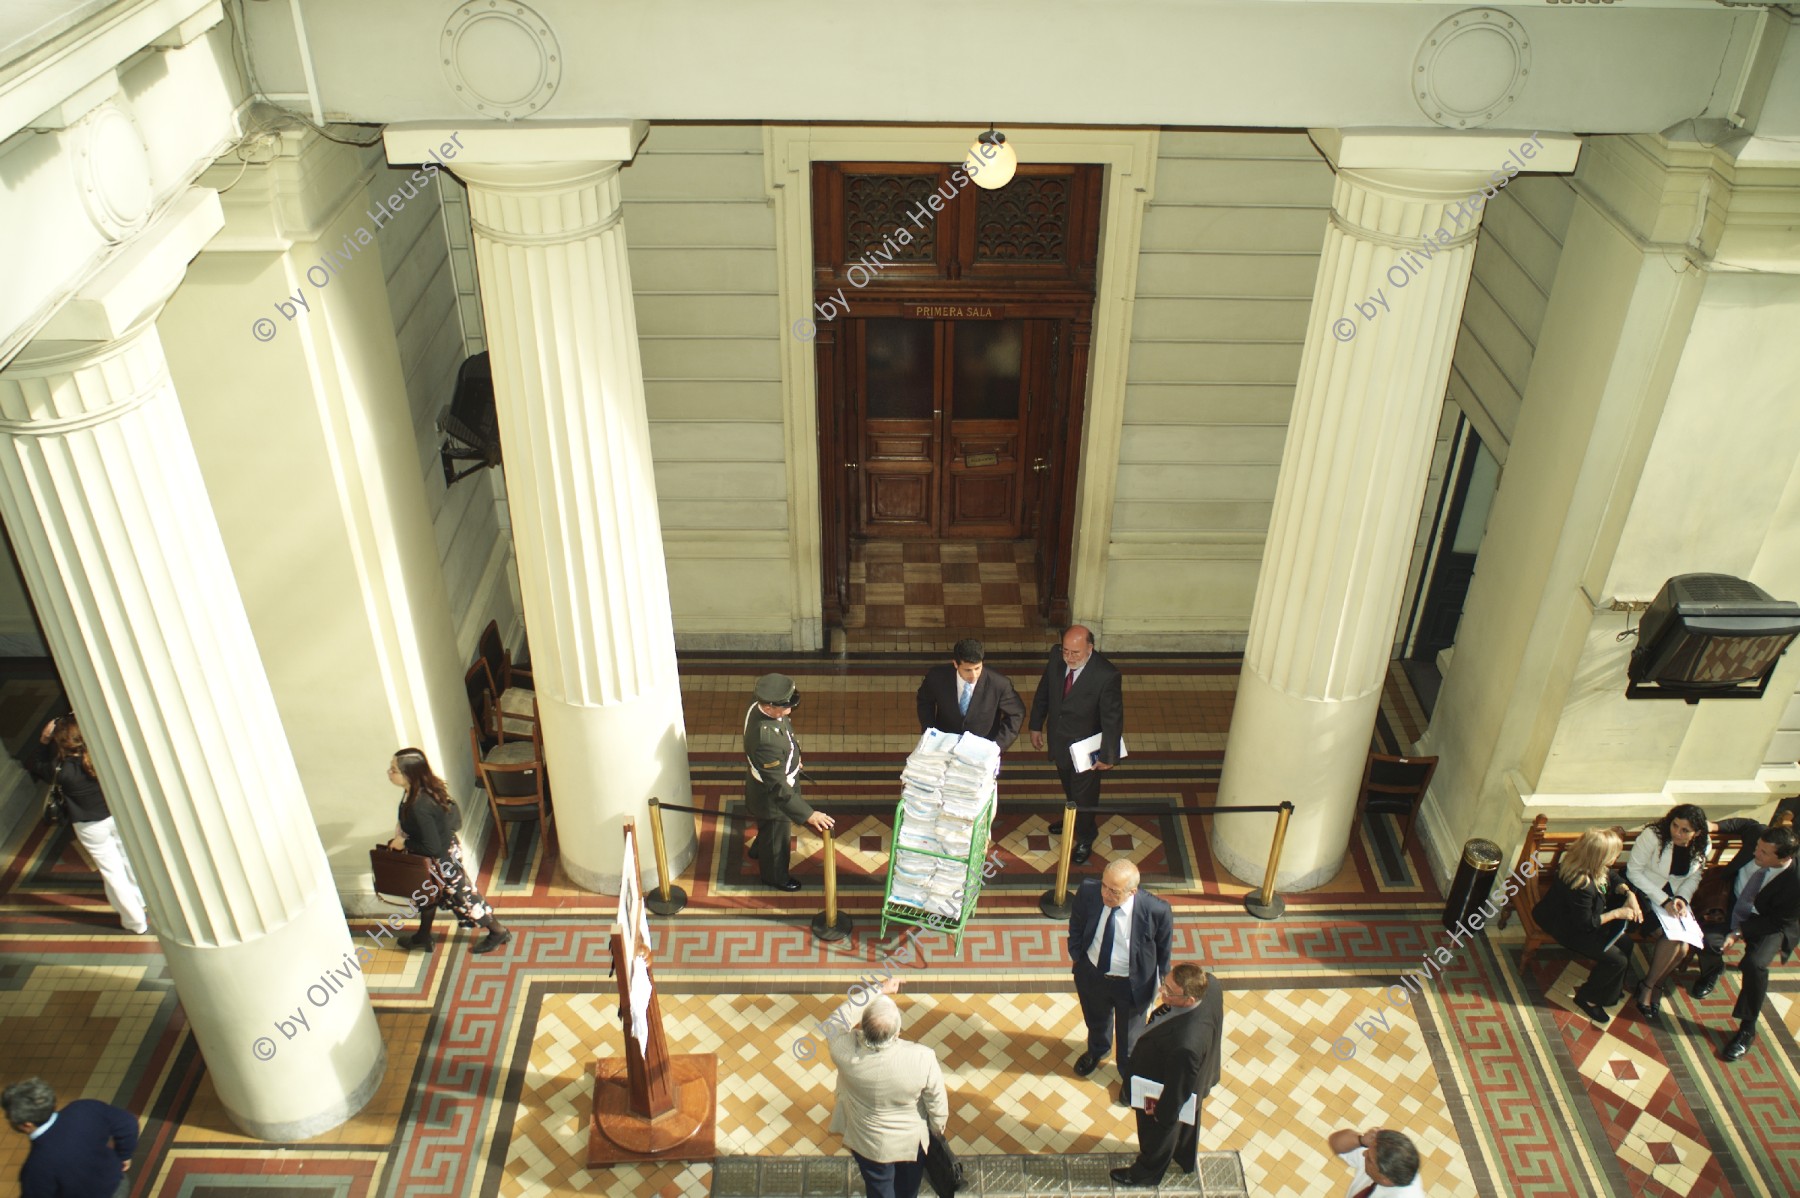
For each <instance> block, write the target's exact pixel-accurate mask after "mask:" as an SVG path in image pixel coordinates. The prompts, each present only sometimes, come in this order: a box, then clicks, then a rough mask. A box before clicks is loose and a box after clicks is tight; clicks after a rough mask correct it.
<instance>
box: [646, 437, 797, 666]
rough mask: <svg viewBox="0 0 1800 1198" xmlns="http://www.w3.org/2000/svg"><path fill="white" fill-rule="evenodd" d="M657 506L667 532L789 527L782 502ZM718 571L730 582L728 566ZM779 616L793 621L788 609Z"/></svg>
mask: <svg viewBox="0 0 1800 1198" xmlns="http://www.w3.org/2000/svg"><path fill="white" fill-rule="evenodd" d="M657 473H658V474H659V475H660V474H661V473H662V472H661V471H660V470H659V471H657ZM656 503H657V510H658V511H659V512H660V513H661V514H662V526H663V531H664V532H665V533H666V532H672V531H679V530H683V529H704V530H710V531H717V532H729V531H732V530H756V531H775V532H779V531H782V530H784V529H786V528H787V502H786V501H785V500H782V499H775V500H768V499H761V500H752V499H676V498H666V497H661V496H659V497H658V499H657V501H656ZM719 568H720V569H721V570H724V571H726V573H724V574H721V575H720V577H721V578H722V579H728V578H729V577H730V575H729V569H728V565H726V564H721V565H720V567H719ZM721 585H729V584H728V583H722V584H721ZM764 614H772V613H764ZM780 616H781V619H782V620H783V621H786V620H788V619H789V618H790V617H789V613H788V611H787V609H786V608H783V609H782V611H781V613H780ZM675 631H676V632H677V633H679V632H680V631H681V625H680V624H679V623H677V624H676V626H675Z"/></svg>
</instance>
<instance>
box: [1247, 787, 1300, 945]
mask: <svg viewBox="0 0 1800 1198" xmlns="http://www.w3.org/2000/svg"><path fill="white" fill-rule="evenodd" d="M1293 814H1294V805H1293V804H1292V803H1288V802H1283V803H1282V804H1281V810H1280V811H1278V812H1276V813H1275V838H1274V839H1273V840H1271V841H1270V842H1269V868H1268V869H1267V870H1266V871H1264V873H1263V884H1262V889H1261V890H1258V891H1253V892H1251V893H1250V894H1247V895H1245V896H1244V910H1246V911H1248V912H1250V914H1252V915H1254V916H1256V918H1258V919H1279V918H1281V913H1282V912H1283V911H1285V910H1287V902H1286V900H1284V899H1283V898H1282V897H1281V896H1280V895H1278V894H1276V893H1275V870H1276V868H1277V867H1278V866H1280V864H1281V845H1282V842H1283V841H1285V840H1287V828H1288V817H1289V816H1291V815H1293Z"/></svg>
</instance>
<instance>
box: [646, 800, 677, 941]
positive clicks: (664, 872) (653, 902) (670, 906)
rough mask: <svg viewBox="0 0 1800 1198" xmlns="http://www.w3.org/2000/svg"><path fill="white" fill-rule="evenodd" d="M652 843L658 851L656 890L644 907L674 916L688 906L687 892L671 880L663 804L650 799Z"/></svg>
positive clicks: (650, 894)
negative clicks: (664, 832)
mask: <svg viewBox="0 0 1800 1198" xmlns="http://www.w3.org/2000/svg"><path fill="white" fill-rule="evenodd" d="M650 843H651V844H652V845H653V846H654V847H655V849H656V889H655V890H654V891H652V892H651V893H649V894H647V895H645V896H644V906H646V907H648V908H649V909H650V910H651V911H653V912H655V913H656V914H658V915H673V914H675V913H676V912H677V911H679V910H681V909H682V908H683V907H685V906H687V891H685V890H683V889H682V888H681V887H679V886H677V885H675V884H674V882H673V881H671V880H670V878H669V843H668V841H667V840H665V839H664V838H663V822H662V802H661V801H660V800H659V799H657V798H655V797H654V796H652V797H651V799H650Z"/></svg>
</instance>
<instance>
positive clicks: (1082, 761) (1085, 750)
mask: <svg viewBox="0 0 1800 1198" xmlns="http://www.w3.org/2000/svg"><path fill="white" fill-rule="evenodd" d="M1105 735H1106V734H1105V733H1104V732H1096V733H1094V734H1093V735H1092V736H1090V737H1088V738H1087V739H1086V740H1078V741H1076V742H1075V743H1074V744H1072V745H1070V746H1069V760H1070V761H1071V762H1073V763H1074V765H1075V772H1076V773H1078V774H1085V773H1087V772H1088V771H1089V770H1091V769H1093V768H1094V758H1096V757H1098V756H1100V738H1101V737H1102V736H1105ZM1129 756H1131V754H1130V753H1127V752H1126V751H1125V738H1124V737H1122V736H1121V737H1120V738H1119V760H1120V761H1123V760H1125V758H1127V757H1129Z"/></svg>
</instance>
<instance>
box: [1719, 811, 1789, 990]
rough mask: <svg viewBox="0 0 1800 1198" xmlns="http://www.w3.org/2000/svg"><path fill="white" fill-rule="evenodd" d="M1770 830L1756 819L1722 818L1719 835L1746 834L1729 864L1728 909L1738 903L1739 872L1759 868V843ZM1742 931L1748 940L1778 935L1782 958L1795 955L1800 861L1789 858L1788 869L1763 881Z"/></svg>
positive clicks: (1726, 869) (1785, 958)
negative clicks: (1757, 863)
mask: <svg viewBox="0 0 1800 1198" xmlns="http://www.w3.org/2000/svg"><path fill="white" fill-rule="evenodd" d="M1767 830H1768V829H1767V826H1766V825H1764V824H1761V823H1758V822H1757V821H1756V820H1753V819H1722V820H1720V821H1719V835H1721V836H1742V837H1743V841H1742V845H1741V847H1740V848H1739V849H1738V854H1737V856H1736V857H1733V858H1732V859H1731V864H1730V865H1727V866H1726V867H1725V871H1726V877H1727V878H1728V879H1729V880H1730V889H1728V890H1727V891H1726V892H1725V901H1726V903H1727V905H1728V909H1729V905H1730V904H1735V903H1736V902H1737V884H1738V875H1739V874H1740V873H1741V872H1742V871H1743V870H1746V869H1755V868H1756V842H1757V841H1758V840H1759V839H1761V837H1762V834H1763V833H1764V832H1765V831H1767ZM1738 931H1739V932H1741V933H1742V934H1743V937H1744V940H1745V941H1746V942H1749V941H1753V940H1757V939H1760V938H1761V937H1763V936H1771V935H1778V936H1780V937H1781V959H1782V960H1784V961H1785V960H1787V959H1788V957H1790V956H1792V955H1793V952H1794V948H1795V946H1796V945H1800V860H1796V861H1789V862H1788V865H1787V868H1786V869H1784V870H1782V871H1781V872H1780V873H1778V874H1776V875H1775V876H1774V877H1772V878H1769V879H1768V880H1767V881H1765V882H1764V883H1763V888H1762V889H1761V890H1759V891H1757V892H1756V902H1755V903H1753V904H1752V905H1751V907H1750V918H1748V919H1746V920H1745V921H1744V926H1743V927H1741V928H1739V929H1738Z"/></svg>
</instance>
